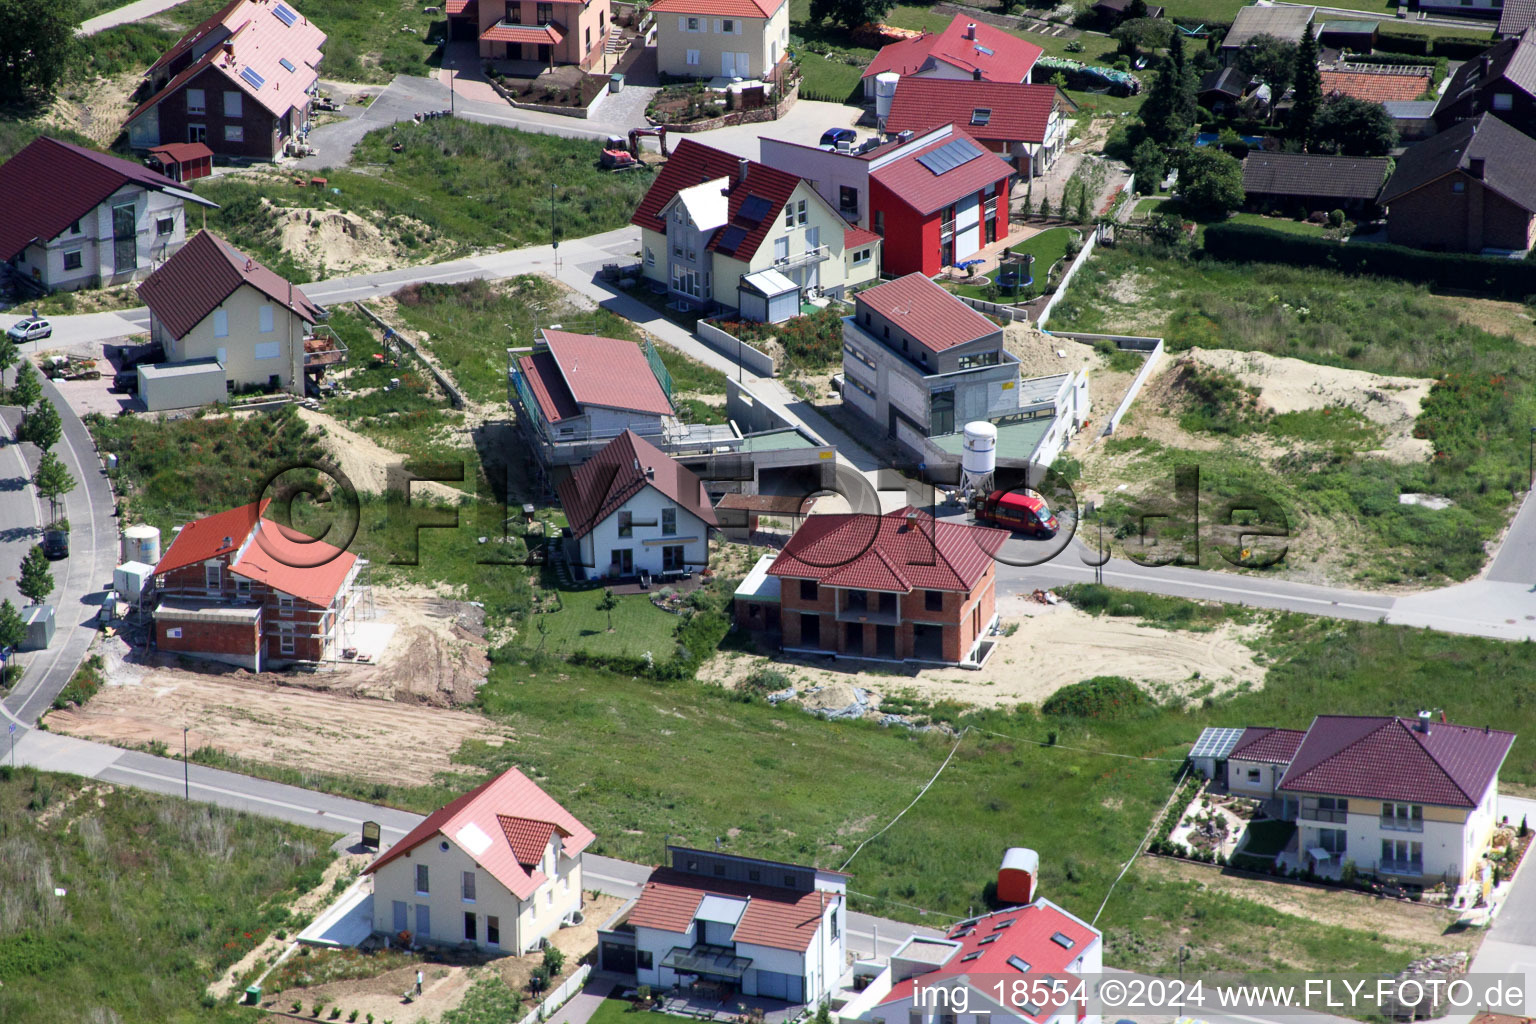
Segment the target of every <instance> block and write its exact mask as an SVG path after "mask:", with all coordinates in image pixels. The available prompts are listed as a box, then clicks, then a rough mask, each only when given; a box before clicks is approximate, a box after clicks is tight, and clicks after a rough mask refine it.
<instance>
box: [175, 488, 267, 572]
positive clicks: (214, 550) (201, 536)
mask: <svg viewBox="0 0 1536 1024" xmlns="http://www.w3.org/2000/svg"><path fill="white" fill-rule="evenodd" d="M269 504H271V499H269V498H264V499H262V500H261V501H259V502H252V503H251V504H249V505H241V506H240V507H239V508H232V509H229V510H227V511H224V512H220V513H218V514H216V515H211V516H206V517H204V518H202V519H196V520H193V521H192V522H190V523H188V524H187V525H185V526H183V527H182V528H181V530H180V531H179V532H178V533H177V534H176V539H175V540H173V541H171V546H170V548H168V549H167V550H166V552H165V554H163V555H161V556H160V561H159V563H158V564H157V565H156V566H155V575H156V576H159V575H162V574H164V573H168V572H171V571H172V570H175V569H180V568H182V567H184V566H188V565H196V564H197V563H198V562H206V561H207V560H208V559H210V558H216V557H218V556H219V555H222V554H227V553H228V552H231V551H236V550H238V549H239V548H240V545H241V544H244V543H245V538H247V537H249V536H250V535H251V530H252V529H253V528H254V527H255V526H256V521H257V520H258V519H260V518H261V514H262V513H263V512H265V511H266V510H267V506H268V505H269Z"/></svg>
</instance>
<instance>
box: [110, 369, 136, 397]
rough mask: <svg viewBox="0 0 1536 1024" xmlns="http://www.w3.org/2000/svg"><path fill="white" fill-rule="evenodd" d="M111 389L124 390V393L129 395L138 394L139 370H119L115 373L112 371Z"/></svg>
mask: <svg viewBox="0 0 1536 1024" xmlns="http://www.w3.org/2000/svg"><path fill="white" fill-rule="evenodd" d="M112 390H113V391H122V392H124V393H126V394H130V395H136V394H138V393H139V371H138V370H119V371H118V372H117V373H114V374H113V375H112Z"/></svg>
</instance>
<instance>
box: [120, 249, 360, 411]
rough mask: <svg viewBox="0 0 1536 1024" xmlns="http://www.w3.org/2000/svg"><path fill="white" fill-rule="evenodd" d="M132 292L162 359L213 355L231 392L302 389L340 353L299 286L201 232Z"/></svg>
mask: <svg viewBox="0 0 1536 1024" xmlns="http://www.w3.org/2000/svg"><path fill="white" fill-rule="evenodd" d="M139 297H140V298H141V299H143V300H144V304H145V305H147V306H148V307H149V314H150V338H151V340H152V341H154V342H155V343H156V344H157V345H159V346H161V347H162V348H163V349H164V350H165V358H166V361H167V362H168V363H172V364H178V363H187V362H191V361H193V360H213V361H215V362H217V364H218V365H219V366H220V367H221V368H222V370H223V378H224V382H225V386H226V387H227V389H228V390H230V391H238V390H241V389H246V388H267V389H269V390H272V391H287V392H290V393H292V394H302V393H303V384H304V377H305V375H306V374H308V375H311V376H315V377H318V376H320V375H321V374H322V373H323V372H324V371H325V369H326V368H328V367H330V366H334V365H338V364H340V363H341V362H342V361H343V359H344V358H345V355H346V348H345V346H343V345H341V343H340V342H339V341H338V340H337V339H336V338H335V336H334V335H333V334H331V333H330V332H329V329H328V328H318V329H317V328H316V324H317V323H318V322H319V321H320V320H322V319H323V318H324V316H325V312H324V310H322V309H321V308H320V307H319V306H318V305H316V304H315V303H313V302H311V301H310V300H309V298H308V296H306V295H305V294H304V292H303V291H301V290H300V289H298V288H296V287H294V286H293V285H292V284H290V283H289V282H288V281H286V280H284V279H283V278H282V277H280V276H279V275H277V274H275V273H273V272H272V271H270V270H268V269H267V268H266V267H264V266H262V265H261V264H260V263H258V262H256V261H255V260H254V259H251V258H250V257H248V256H246V255H245V254H244V253H242V252H241V251H240V250H238V249H236V248H235V247H234V246H232V245H230V244H229V243H228V242H226V241H224V239H222V238H220V237H218V236H217V235H214V234H211V233H209V232H207V231H200V232H198V234H197V235H196V236H194V237H193V238H192V240H191V241H190V242H188V243H187V244H186V245H185V246H183V247H182V249H181V250H180V251H179V252H177V253H176V255H174V256H172V257H171V258H170V259H169V260H167V261H166V262H165V264H164V265H163V266H162V267H160V269H158V270H156V271H155V272H154V273H153V274H151V275H150V276H149V278H148V279H147V280H146V281H145V282H144V283H143V284H141V285H139Z"/></svg>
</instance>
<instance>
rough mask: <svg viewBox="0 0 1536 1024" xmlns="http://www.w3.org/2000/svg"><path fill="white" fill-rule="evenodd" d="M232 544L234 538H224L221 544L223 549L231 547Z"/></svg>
mask: <svg viewBox="0 0 1536 1024" xmlns="http://www.w3.org/2000/svg"><path fill="white" fill-rule="evenodd" d="M234 542H235V538H233V537H225V538H224V544H223V546H224V547H226V548H227V547H229V546H230V545H231V544H233V543H234Z"/></svg>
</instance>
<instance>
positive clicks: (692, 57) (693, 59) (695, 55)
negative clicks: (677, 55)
mask: <svg viewBox="0 0 1536 1024" xmlns="http://www.w3.org/2000/svg"><path fill="white" fill-rule="evenodd" d="M688 64H689V66H691V67H698V66H699V51H698V50H689V51H688Z"/></svg>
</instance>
